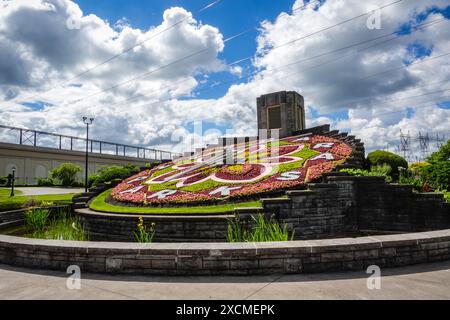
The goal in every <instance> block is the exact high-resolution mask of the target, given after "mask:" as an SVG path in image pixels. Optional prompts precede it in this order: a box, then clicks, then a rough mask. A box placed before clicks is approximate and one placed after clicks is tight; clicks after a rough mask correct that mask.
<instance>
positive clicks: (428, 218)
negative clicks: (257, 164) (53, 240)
mask: <svg viewBox="0 0 450 320" xmlns="http://www.w3.org/2000/svg"><path fill="white" fill-rule="evenodd" d="M324 181H325V182H324V183H314V184H309V185H308V189H307V190H299V191H288V192H286V194H287V198H276V199H263V200H262V203H263V209H262V210H261V209H257V208H245V209H238V210H236V211H235V214H236V215H239V216H241V219H243V220H249V221H251V219H250V218H249V216H250V215H252V214H256V213H259V212H263V213H265V214H266V215H267V216H270V215H274V216H275V217H276V219H277V221H278V222H280V224H281V225H284V224H286V225H287V227H288V230H289V232H291V233H294V239H295V240H308V239H329V238H338V237H345V236H349V235H358V234H360V231H369V232H370V233H371V234H373V232H375V233H380V232H381V233H391V232H393V233H401V232H420V231H431V230H439V229H447V228H450V203H446V202H444V199H443V195H442V194H435V193H414V192H413V191H412V186H409V185H395V184H387V183H385V181H384V178H382V177H351V176H345V175H338V176H333V175H328V176H326V177H324ZM76 212H77V213H78V214H79V215H80V216H81V217H82V219H83V222H84V223H85V225H86V229H87V230H88V231H89V232H90V233H91V239H92V240H96V241H104V240H107V241H134V236H133V232H134V231H136V225H137V222H138V218H139V216H138V215H127V214H107V213H98V212H94V211H91V210H89V209H81V210H76ZM232 217H233V215H232V214H229V215H222V216H221V215H198V216H189V215H179V216H173V215H157V216H154V215H147V216H145V215H144V219H145V221H146V223H148V224H150V223H156V241H158V242H218V241H219V242H220V241H226V235H227V228H228V219H230V218H232Z"/></svg>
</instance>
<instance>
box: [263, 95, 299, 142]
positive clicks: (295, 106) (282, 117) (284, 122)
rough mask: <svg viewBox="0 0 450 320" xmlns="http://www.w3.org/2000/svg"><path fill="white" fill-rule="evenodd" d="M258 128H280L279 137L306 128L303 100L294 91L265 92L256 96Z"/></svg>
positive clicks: (290, 134)
mask: <svg viewBox="0 0 450 320" xmlns="http://www.w3.org/2000/svg"><path fill="white" fill-rule="evenodd" d="M257 107H258V130H267V131H270V130H275V129H279V130H280V138H285V137H289V136H292V135H293V133H294V132H296V131H300V130H304V129H306V123H305V100H304V99H303V97H302V96H301V95H300V94H298V93H297V92H295V91H282V92H275V93H269V94H265V95H263V96H261V97H259V98H258V100H257Z"/></svg>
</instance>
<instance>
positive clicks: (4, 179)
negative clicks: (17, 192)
mask: <svg viewBox="0 0 450 320" xmlns="http://www.w3.org/2000/svg"><path fill="white" fill-rule="evenodd" d="M7 183H8V178H7V177H0V186H2V187H4V186H6V184H7Z"/></svg>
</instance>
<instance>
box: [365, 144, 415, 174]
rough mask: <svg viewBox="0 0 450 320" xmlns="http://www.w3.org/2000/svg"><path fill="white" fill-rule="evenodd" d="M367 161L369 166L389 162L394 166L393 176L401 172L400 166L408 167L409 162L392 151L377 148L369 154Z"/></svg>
mask: <svg viewBox="0 0 450 320" xmlns="http://www.w3.org/2000/svg"><path fill="white" fill-rule="evenodd" d="M367 162H368V165H369V167H373V166H377V165H383V164H387V165H389V166H390V167H391V168H392V171H391V176H396V175H398V174H399V170H398V168H406V169H407V168H408V162H407V161H406V160H405V159H403V158H402V157H400V156H399V155H396V154H394V153H391V152H387V151H382V150H377V151H374V152H371V153H369V155H368V156H367Z"/></svg>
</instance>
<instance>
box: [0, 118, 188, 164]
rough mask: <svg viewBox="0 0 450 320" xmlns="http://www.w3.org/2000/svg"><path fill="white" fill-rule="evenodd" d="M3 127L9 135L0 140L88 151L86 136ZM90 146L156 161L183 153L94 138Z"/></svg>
mask: <svg viewBox="0 0 450 320" xmlns="http://www.w3.org/2000/svg"><path fill="white" fill-rule="evenodd" d="M1 129H3V130H6V131H7V135H4V134H0V142H5V143H12V144H18V145H25V146H32V147H41V148H50V149H57V150H66V151H80V152H85V151H86V139H85V138H79V137H74V136H67V135H62V134H57V133H50V132H44V131H37V130H31V129H25V128H18V127H11V126H5V125H0V130H1ZM88 148H89V152H90V153H94V154H104V155H115V156H123V157H130V158H137V159H145V160H156V161H161V160H173V159H174V158H176V157H179V156H181V154H177V153H173V152H170V151H163V150H157V149H149V148H144V147H138V146H131V145H125V144H119V143H114V142H107V141H100V140H92V139H89V140H88Z"/></svg>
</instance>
